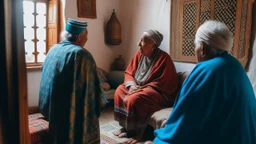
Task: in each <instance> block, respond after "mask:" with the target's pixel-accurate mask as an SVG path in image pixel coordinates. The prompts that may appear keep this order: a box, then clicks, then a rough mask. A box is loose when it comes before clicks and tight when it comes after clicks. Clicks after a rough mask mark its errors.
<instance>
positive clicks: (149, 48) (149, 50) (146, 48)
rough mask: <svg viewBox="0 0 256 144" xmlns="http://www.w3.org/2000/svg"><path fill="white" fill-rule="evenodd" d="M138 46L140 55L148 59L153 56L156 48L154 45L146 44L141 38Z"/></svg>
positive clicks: (143, 38)
mask: <svg viewBox="0 0 256 144" xmlns="http://www.w3.org/2000/svg"><path fill="white" fill-rule="evenodd" d="M138 46H139V48H140V51H141V53H142V55H144V56H146V57H150V56H151V55H152V54H153V51H154V49H155V48H156V45H155V44H154V43H150V42H148V41H147V40H146V39H145V37H142V38H141V39H140V41H139V43H138Z"/></svg>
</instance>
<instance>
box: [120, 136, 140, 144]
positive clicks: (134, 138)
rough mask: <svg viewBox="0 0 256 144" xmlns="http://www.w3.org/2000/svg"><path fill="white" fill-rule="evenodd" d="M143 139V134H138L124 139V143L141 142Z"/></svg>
mask: <svg viewBox="0 0 256 144" xmlns="http://www.w3.org/2000/svg"><path fill="white" fill-rule="evenodd" d="M141 139H142V137H141V136H136V137H132V138H128V139H127V140H126V141H124V142H123V143H125V144H136V143H137V142H139V141H140V140H141Z"/></svg>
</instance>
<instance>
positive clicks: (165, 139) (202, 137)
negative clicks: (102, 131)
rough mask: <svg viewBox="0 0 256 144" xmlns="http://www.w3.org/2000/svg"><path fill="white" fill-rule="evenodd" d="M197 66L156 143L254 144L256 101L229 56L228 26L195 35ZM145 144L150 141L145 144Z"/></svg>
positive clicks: (209, 26) (211, 24) (209, 25)
mask: <svg viewBox="0 0 256 144" xmlns="http://www.w3.org/2000/svg"><path fill="white" fill-rule="evenodd" d="M195 46H196V47H195V52H196V57H197V60H198V64H197V65H196V66H195V68H194V69H193V71H192V72H191V74H190V75H189V76H188V77H187V78H186V80H185V81H184V83H183V86H182V88H181V91H180V94H179V95H178V97H177V99H176V103H175V106H174V108H173V111H172V113H171V115H170V117H169V118H168V119H167V121H166V124H165V127H164V128H161V129H158V130H155V136H156V137H155V139H154V141H153V142H154V143H155V144H256V100H255V94H254V92H253V89H252V85H251V83H250V81H249V79H248V77H247V74H246V71H245V70H244V68H243V67H242V65H241V64H240V63H239V61H238V60H236V59H235V58H234V57H233V56H231V55H230V54H229V52H230V51H231V48H232V46H233V37H232V34H231V33H230V31H229V29H228V28H227V26H226V25H225V24H223V23H221V22H217V21H207V22H205V23H204V24H203V25H201V26H200V27H199V29H198V30H197V33H196V36H195ZM146 143H147V144H149V143H152V142H146Z"/></svg>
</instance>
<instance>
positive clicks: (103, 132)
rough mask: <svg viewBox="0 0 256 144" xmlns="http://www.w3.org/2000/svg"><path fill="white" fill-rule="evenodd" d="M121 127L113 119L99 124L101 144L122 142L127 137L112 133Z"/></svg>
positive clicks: (118, 143)
mask: <svg viewBox="0 0 256 144" xmlns="http://www.w3.org/2000/svg"><path fill="white" fill-rule="evenodd" d="M120 128H121V127H120V126H119V124H118V123H117V122H115V121H112V122H109V123H107V124H103V125H101V126H100V137H101V138H100V139H101V144H120V143H123V142H124V141H125V140H127V138H119V137H117V136H115V135H113V132H114V131H116V130H119V129H120Z"/></svg>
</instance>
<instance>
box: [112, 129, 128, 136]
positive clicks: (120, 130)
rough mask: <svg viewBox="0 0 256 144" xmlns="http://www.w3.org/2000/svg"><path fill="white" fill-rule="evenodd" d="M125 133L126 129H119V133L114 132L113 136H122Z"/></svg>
mask: <svg viewBox="0 0 256 144" xmlns="http://www.w3.org/2000/svg"><path fill="white" fill-rule="evenodd" d="M124 132H126V129H125V128H121V129H119V130H117V131H114V132H113V134H114V135H115V136H119V135H120V134H122V133H124Z"/></svg>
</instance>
